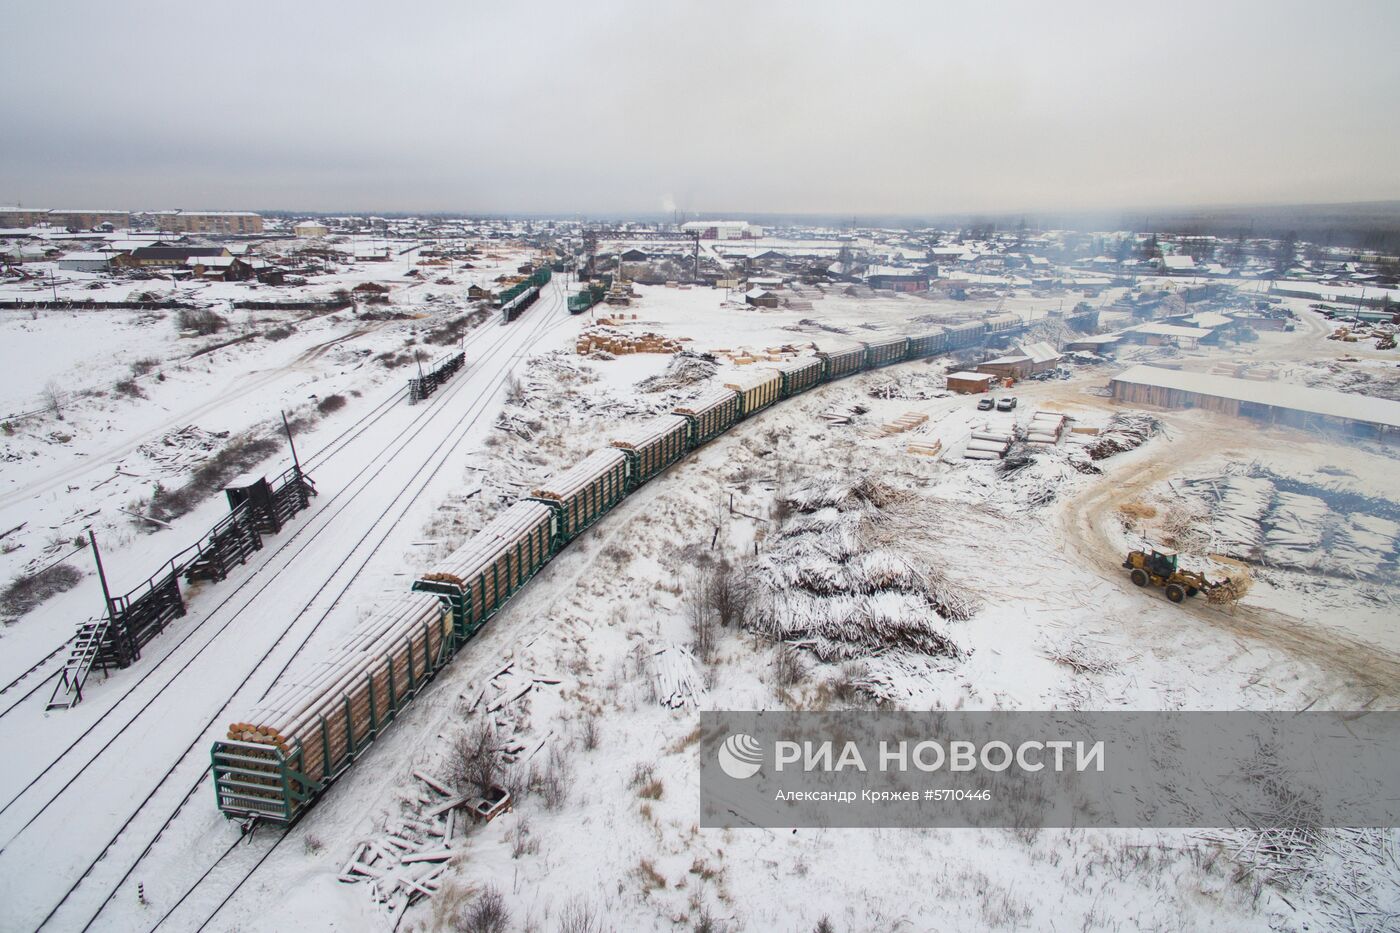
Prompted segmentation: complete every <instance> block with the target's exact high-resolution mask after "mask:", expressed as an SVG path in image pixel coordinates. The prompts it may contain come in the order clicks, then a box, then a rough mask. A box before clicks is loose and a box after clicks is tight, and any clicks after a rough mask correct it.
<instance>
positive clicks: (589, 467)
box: [530, 447, 627, 544]
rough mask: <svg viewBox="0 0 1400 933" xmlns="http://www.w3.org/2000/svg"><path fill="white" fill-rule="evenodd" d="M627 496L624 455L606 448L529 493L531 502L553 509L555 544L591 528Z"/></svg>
mask: <svg viewBox="0 0 1400 933" xmlns="http://www.w3.org/2000/svg"><path fill="white" fill-rule="evenodd" d="M626 494H627V455H626V454H624V453H623V452H622V451H620V450H618V449H616V448H614V447H607V448H604V449H603V450H595V451H594V452H593V453H591V454H589V455H588V456H587V457H584V458H583V459H582V460H580V461H579V462H578V463H576V464H574V465H573V466H572V467H570V468H569V469H567V470H565V471H564V472H563V473H560V474H559V475H557V476H552V477H550V478H549V479H548V480H546V481H545V482H544V483H542V484H541V485H540V486H539V487H538V488H536V489H535V490H534V491H532V492H531V493H530V498H532V499H535V500H537V501H541V502H545V503H548V504H550V505H552V506H554V508H555V509H556V512H557V517H558V519H559V531H558V540H559V543H560V544H562V543H563V542H565V541H569V540H572V539H573V538H574V537H576V536H577V535H578V534H579V532H581V531H583V529H585V528H587V527H588V526H589V525H591V524H593V522H595V521H596V520H597V519H598V517H599V516H600V515H602V514H603V513H604V512H606V511H607V510H608V509H610V508H612V507H613V505H614V504H616V503H617V501H618V500H619V499H621V498H622V497H623V496H624V495H626Z"/></svg>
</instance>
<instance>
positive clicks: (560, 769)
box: [530, 745, 573, 810]
mask: <svg viewBox="0 0 1400 933" xmlns="http://www.w3.org/2000/svg"><path fill="white" fill-rule="evenodd" d="M572 777H573V768H572V766H571V765H570V764H569V760H568V758H567V757H566V756H565V754H564V751H563V749H561V748H560V747H559V746H557V745H556V746H554V747H553V748H551V749H550V750H549V758H548V759H547V760H546V761H545V765H544V767H543V768H540V769H539V770H536V771H531V774H530V789H531V790H532V791H534V792H535V793H537V794H539V795H540V799H541V800H543V801H544V806H545V809H546V810H558V809H559V808H560V807H562V806H563V805H564V801H565V800H566V799H567V798H568V796H569V781H570V780H571V779H572Z"/></svg>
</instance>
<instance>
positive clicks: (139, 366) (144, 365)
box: [131, 356, 160, 376]
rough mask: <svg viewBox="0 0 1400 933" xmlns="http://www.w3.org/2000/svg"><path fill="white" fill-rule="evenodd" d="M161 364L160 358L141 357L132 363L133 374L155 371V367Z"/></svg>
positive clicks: (141, 374) (138, 374)
mask: <svg viewBox="0 0 1400 933" xmlns="http://www.w3.org/2000/svg"><path fill="white" fill-rule="evenodd" d="M159 365H160V360H158V359H155V358H154V357H149V356H147V357H142V358H141V359H139V360H137V361H136V362H134V363H132V364H131V374H132V375H133V376H144V375H146V374H147V373H149V372H153V371H154V370H155V368H156V367H157V366H159Z"/></svg>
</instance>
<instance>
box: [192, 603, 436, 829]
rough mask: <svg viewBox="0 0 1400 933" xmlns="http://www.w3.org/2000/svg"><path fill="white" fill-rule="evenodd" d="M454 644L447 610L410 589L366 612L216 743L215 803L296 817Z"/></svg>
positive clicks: (243, 814)
mask: <svg viewBox="0 0 1400 933" xmlns="http://www.w3.org/2000/svg"><path fill="white" fill-rule="evenodd" d="M460 644H461V638H459V636H458V635H457V633H456V631H455V630H454V628H453V625H452V618H451V616H450V615H449V614H448V613H447V612H445V611H443V608H442V606H441V604H440V603H439V602H438V600H437V599H435V598H433V597H431V596H419V595H417V594H409V595H406V596H405V597H404V599H402V600H401V601H399V602H396V603H394V604H393V605H392V606H390V607H388V608H387V609H385V610H383V611H382V612H379V613H377V614H375V615H372V616H370V617H369V618H368V619H367V620H365V622H363V623H362V624H361V625H360V626H359V627H358V628H357V629H356V630H355V632H354V633H352V635H351V636H350V638H349V639H347V640H346V642H345V643H343V644H342V645H341V646H340V648H338V649H337V650H335V651H333V652H332V653H331V654H330V655H328V656H327V657H326V658H325V659H324V660H322V661H321V662H320V663H319V664H317V665H315V666H314V667H311V668H308V669H307V670H306V671H305V672H303V673H302V674H301V675H300V676H296V677H294V678H293V679H291V680H289V681H286V682H284V683H283V684H282V685H281V686H280V687H279V688H278V689H277V690H276V691H274V692H273V693H271V694H269V695H268V697H267V698H266V699H265V700H264V701H263V702H262V703H260V704H259V705H258V706H257V707H256V708H254V709H253V711H252V712H251V713H250V714H249V716H248V719H247V721H246V722H237V723H233V724H232V725H230V726H229V729H228V734H227V736H226V737H225V738H224V739H222V740H219V741H217V742H215V743H214V748H213V752H212V763H211V771H212V773H213V776H214V789H215V793H216V794H217V796H218V801H219V809H221V810H222V811H223V812H224V814H225V815H226V816H229V817H233V818H239V819H247V818H258V819H268V820H273V821H275V822H282V823H288V822H291V821H292V820H294V819H296V818H297V817H298V816H299V815H300V814H301V812H302V811H303V810H304V809H305V808H306V807H307V806H308V805H309V804H310V803H311V801H312V800H314V799H315V798H316V796H317V795H318V794H319V793H320V792H321V791H322V790H324V789H325V788H326V786H327V785H328V784H330V782H331V781H333V780H334V779H335V778H336V777H337V776H339V775H340V773H341V772H343V771H344V770H345V769H346V768H348V767H350V765H351V764H353V763H354V761H355V759H356V758H357V757H358V756H359V755H360V753H361V752H363V751H364V750H365V749H366V748H367V747H368V746H369V745H370V744H371V743H372V742H373V741H374V740H375V738H377V737H378V735H379V733H380V732H381V731H382V730H383V729H384V727H385V726H387V725H389V723H391V722H393V721H394V719H395V718H396V717H397V716H398V713H399V710H401V709H402V708H403V707H404V706H406V705H407V704H408V703H409V701H411V700H412V699H413V698H414V697H415V696H416V695H417V694H418V691H419V690H420V689H422V687H423V685H424V684H425V683H426V682H427V681H428V680H430V679H431V678H432V677H433V675H434V674H436V673H437V672H438V671H439V670H440V669H441V668H442V667H443V666H444V665H445V664H447V662H448V661H449V660H451V658H452V655H453V654H454V653H455V652H456V650H457V648H458V647H459V646H460Z"/></svg>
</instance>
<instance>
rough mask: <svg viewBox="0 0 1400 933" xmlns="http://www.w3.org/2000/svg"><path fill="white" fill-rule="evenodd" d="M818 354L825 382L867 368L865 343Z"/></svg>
mask: <svg viewBox="0 0 1400 933" xmlns="http://www.w3.org/2000/svg"><path fill="white" fill-rule="evenodd" d="M817 356H818V357H820V358H821V361H822V380H823V381H825V382H830V381H831V380H832V379H842V378H844V377H846V376H849V375H851V374H852V373H858V372H860V371H861V370H862V369H864V368H865V345H864V344H861V345H860V346H858V347H851V348H850V349H849V350H833V351H830V352H825V353H823V352H820V351H819V352H818V353H817Z"/></svg>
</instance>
